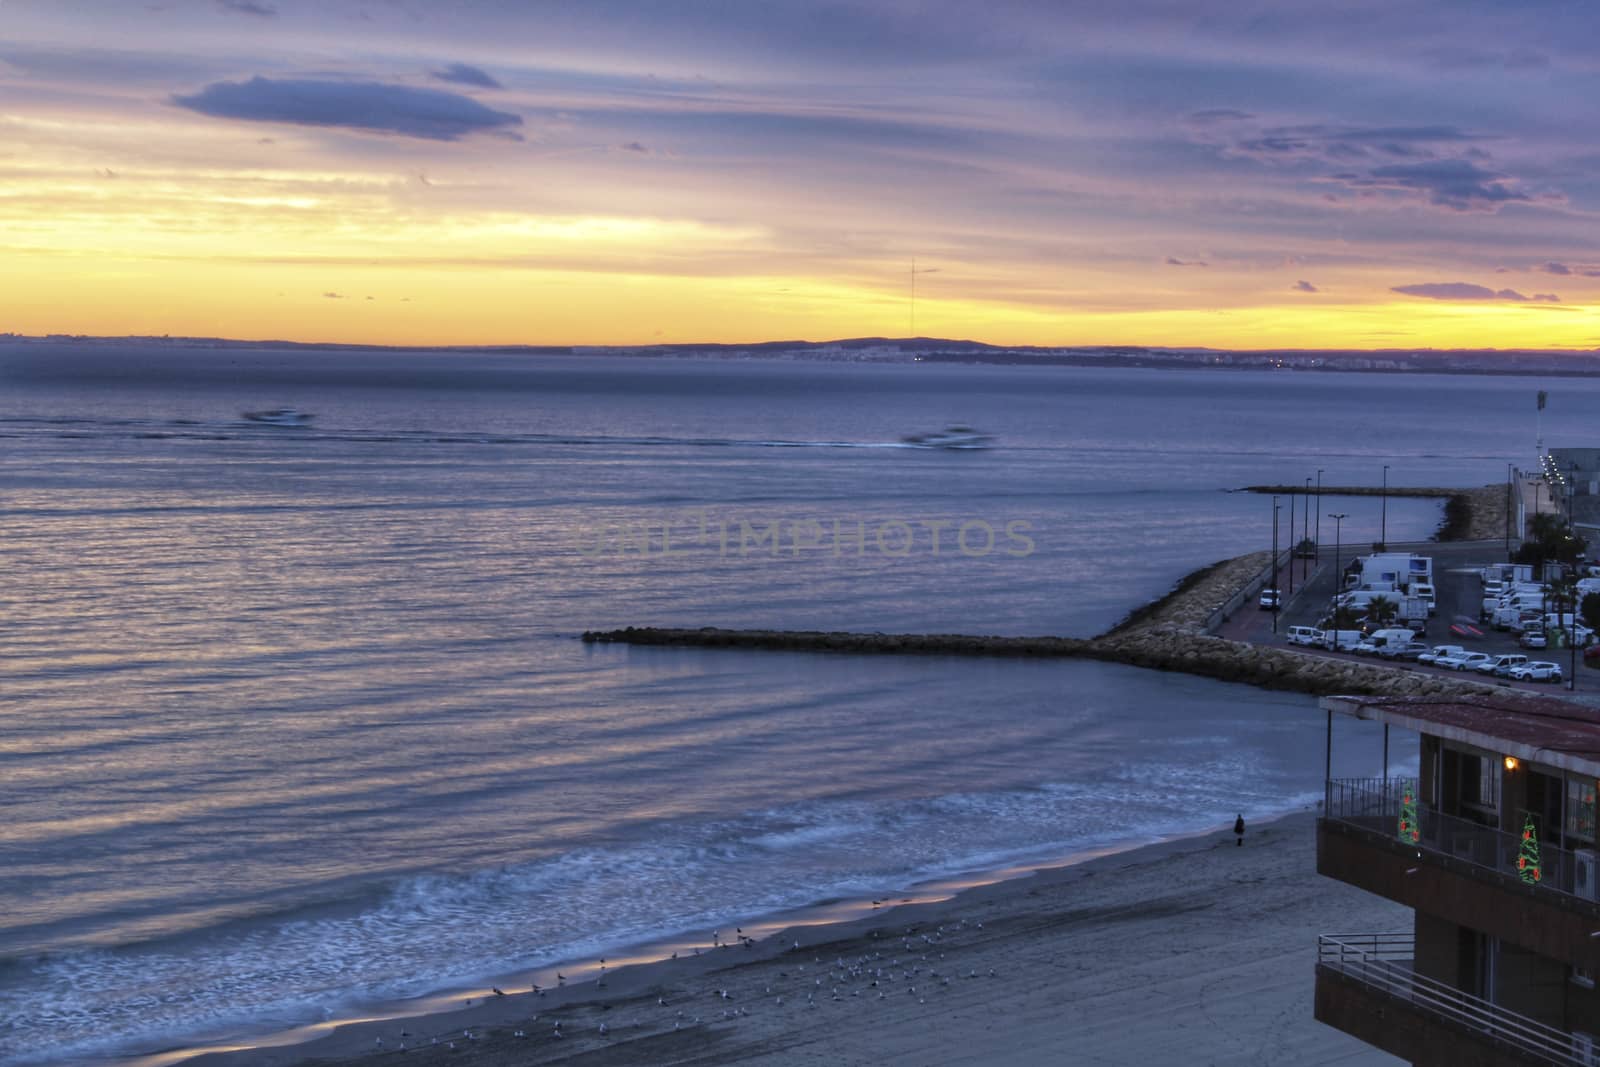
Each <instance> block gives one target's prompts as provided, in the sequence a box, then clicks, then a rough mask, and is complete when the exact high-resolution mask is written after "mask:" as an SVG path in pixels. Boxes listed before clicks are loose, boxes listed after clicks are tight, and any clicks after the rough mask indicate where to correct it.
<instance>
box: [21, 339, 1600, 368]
mask: <svg viewBox="0 0 1600 1067" xmlns="http://www.w3.org/2000/svg"><path fill="white" fill-rule="evenodd" d="M4 344H16V345H49V344H73V345H131V346H152V347H162V348H199V349H206V348H215V349H226V350H240V349H300V350H313V351H352V352H354V351H362V352H384V351H393V352H417V351H426V352H470V353H484V354H506V355H530V356H550V355H561V356H566V355H579V356H597V357H613V356H621V357H635V358H655V359H763V360H774V359H777V360H814V361H818V362H833V363H995V364H1008V365H1012V366H1069V367H1071V366H1076V367H1149V368H1162V367H1195V368H1199V367H1206V368H1218V369H1240V368H1253V369H1263V368H1265V369H1282V370H1313V371H1364V372H1373V371H1376V372H1387V373H1413V374H1415V373H1423V374H1539V375H1600V350H1595V349H1583V350H1559V351H1557V350H1538V349H1432V348H1416V349H1406V348H1391V349H1375V350H1365V349H1216V348H1174V347H1155V346H1143V345H1062V346H1055V347H1051V346H1040V345H992V344H987V343H985V342H983V341H972V340H952V339H950V338H942V337H850V338H844V339H841V340H837V341H799V340H788V341H759V342H753V343H749V344H721V343H715V344H659V345H443V346H422V347H412V346H395V345H356V344H334V343H317V342H305V341H274V340H259V341H241V340H233V339H229V338H221V337H85V336H77V335H69V334H50V335H48V336H45V337H28V336H24V335H21V334H0V345H4Z"/></svg>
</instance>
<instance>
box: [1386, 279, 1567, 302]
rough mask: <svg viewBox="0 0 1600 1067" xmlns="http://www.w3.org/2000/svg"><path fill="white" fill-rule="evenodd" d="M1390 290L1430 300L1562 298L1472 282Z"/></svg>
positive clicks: (1422, 284)
mask: <svg viewBox="0 0 1600 1067" xmlns="http://www.w3.org/2000/svg"><path fill="white" fill-rule="evenodd" d="M1389 291H1390V292H1391V293H1401V294H1403V295H1405V296H1420V297H1426V298H1427V299H1429V300H1509V301H1511V302H1513V303H1519V304H1526V303H1536V304H1555V303H1559V302H1560V300H1561V298H1560V297H1559V296H1557V295H1556V294H1554V293H1534V294H1533V295H1532V296H1524V295H1522V294H1521V293H1519V292H1517V291H1516V290H1515V289H1490V288H1489V287H1488V286H1486V285H1473V284H1472V283H1471V282H1423V283H1421V284H1419V285H1396V286H1394V287H1392V288H1391V289H1390V290H1389Z"/></svg>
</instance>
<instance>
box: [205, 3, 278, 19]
mask: <svg viewBox="0 0 1600 1067" xmlns="http://www.w3.org/2000/svg"><path fill="white" fill-rule="evenodd" d="M217 7H218V8H219V9H221V10H222V11H225V12H227V13H228V14H230V15H254V16H256V17H257V18H267V19H270V18H273V17H275V16H276V15H277V14H278V9H277V8H275V7H273V6H272V5H271V4H262V3H257V2H256V0H217Z"/></svg>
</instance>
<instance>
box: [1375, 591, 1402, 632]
mask: <svg viewBox="0 0 1600 1067" xmlns="http://www.w3.org/2000/svg"><path fill="white" fill-rule="evenodd" d="M1399 614H1400V602H1399V601H1397V600H1394V599H1392V598H1390V597H1386V596H1375V597H1373V598H1372V599H1371V600H1369V601H1368V602H1367V620H1368V621H1369V622H1371V623H1372V624H1373V626H1374V627H1375V628H1377V629H1380V630H1381V629H1383V628H1384V627H1385V626H1388V625H1389V624H1390V623H1391V622H1394V620H1395V619H1396V618H1397V617H1398V616H1399Z"/></svg>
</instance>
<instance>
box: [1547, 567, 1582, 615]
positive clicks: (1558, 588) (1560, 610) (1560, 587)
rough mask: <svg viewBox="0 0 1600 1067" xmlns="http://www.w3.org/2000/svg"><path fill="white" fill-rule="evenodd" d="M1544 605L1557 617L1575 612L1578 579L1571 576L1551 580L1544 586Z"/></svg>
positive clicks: (1565, 575) (1566, 575) (1564, 575)
mask: <svg viewBox="0 0 1600 1067" xmlns="http://www.w3.org/2000/svg"><path fill="white" fill-rule="evenodd" d="M1544 596H1545V603H1546V604H1547V605H1548V606H1549V609H1550V610H1551V611H1553V612H1555V613H1556V614H1557V615H1561V614H1564V613H1566V612H1568V611H1577V606H1576V605H1577V603H1578V579H1577V577H1576V576H1574V575H1571V574H1563V575H1562V576H1561V577H1559V578H1552V579H1550V580H1549V581H1548V582H1546V583H1545V586H1544Z"/></svg>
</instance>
